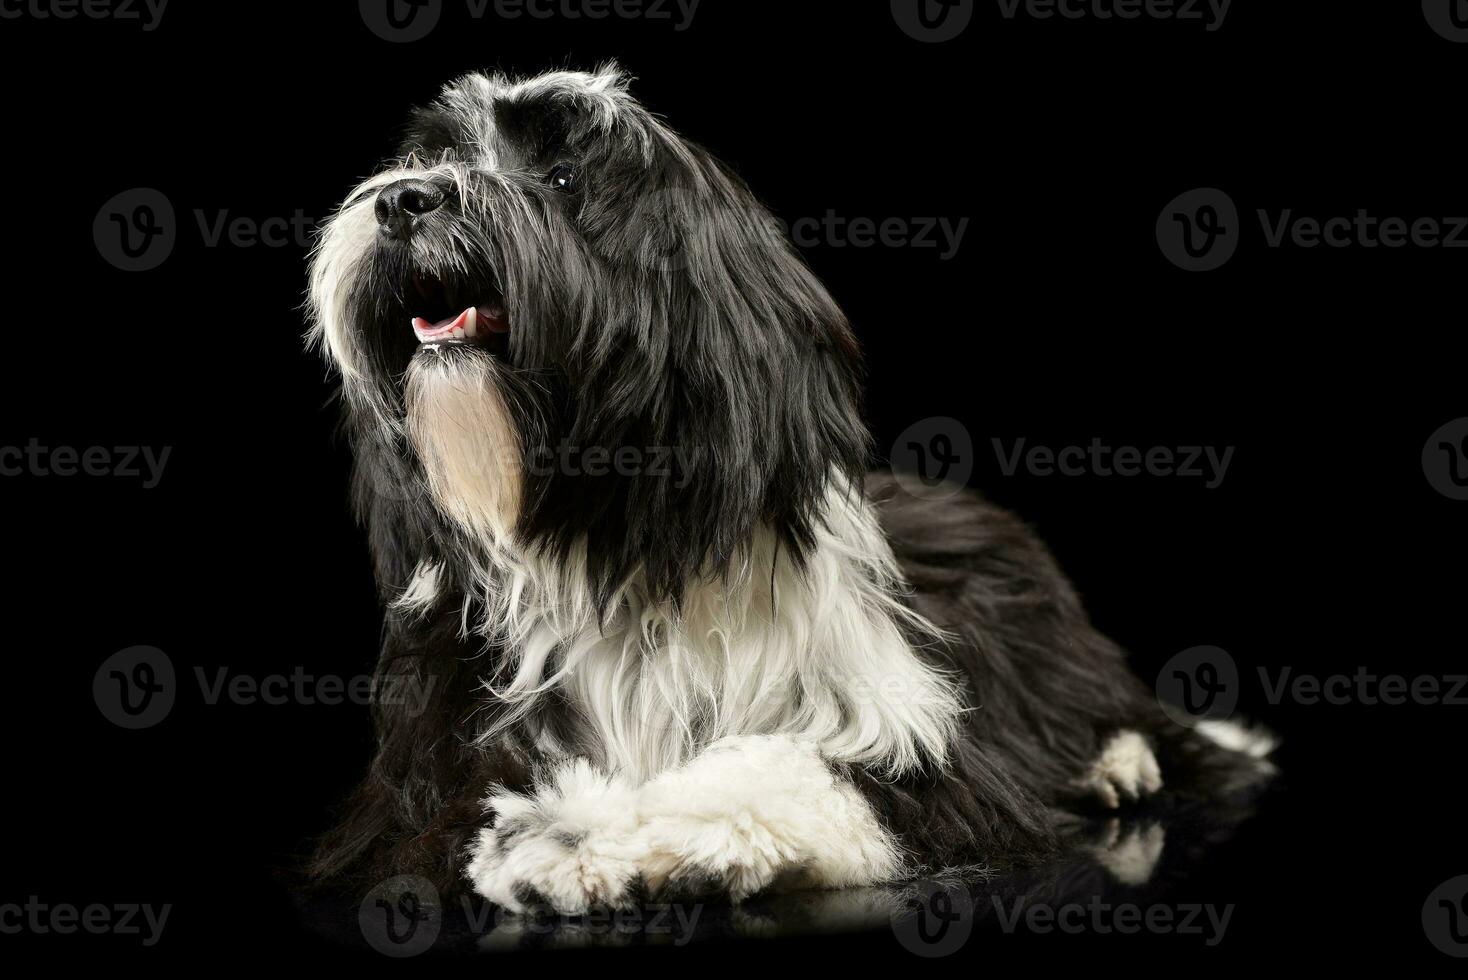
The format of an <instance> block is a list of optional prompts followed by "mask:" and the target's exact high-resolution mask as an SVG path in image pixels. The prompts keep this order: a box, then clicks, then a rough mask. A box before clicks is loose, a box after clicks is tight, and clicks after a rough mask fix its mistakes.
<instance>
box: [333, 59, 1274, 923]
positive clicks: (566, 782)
mask: <svg viewBox="0 0 1468 980" xmlns="http://www.w3.org/2000/svg"><path fill="white" fill-rule="evenodd" d="M405 187H406V188H408V189H409V190H410V191H412V193H413V194H414V195H416V196H413V197H409V198H403V197H402V196H401V195H402V193H403V190H404V188H405ZM401 200H409V201H410V202H411V203H413V207H414V208H415V210H411V211H404V210H403V209H402V207H400V206H399V204H398V202H399V201H401ZM395 209H396V210H395ZM772 227H773V222H772V220H771V218H770V215H769V214H768V212H766V211H765V209H764V208H763V207H762V206H761V205H760V204H759V202H758V201H757V200H756V198H755V197H754V196H753V194H752V193H751V192H750V191H749V190H748V188H746V187H745V186H744V184H743V183H742V182H741V181H739V180H738V179H737V178H736V177H735V176H734V175H733V174H732V173H731V172H730V171H729V170H728V169H727V168H726V167H724V166H723V165H722V164H720V163H719V162H718V161H716V160H715V159H714V158H713V157H712V156H711V155H709V154H708V153H707V152H706V151H704V150H703V149H701V148H700V147H697V146H695V145H693V144H691V143H688V142H687V141H685V140H683V139H682V138H680V137H679V136H677V135H676V134H675V133H673V132H672V130H670V129H669V128H668V127H667V126H666V125H665V124H664V123H663V122H662V121H661V120H659V119H658V118H656V117H654V116H653V115H651V114H650V113H648V112H647V111H646V110H645V109H643V108H642V107H641V106H640V105H639V104H638V103H637V102H636V101H635V100H634V99H633V98H632V97H631V95H630V94H629V91H628V79H627V77H626V76H625V75H624V74H623V73H621V72H620V71H619V70H617V69H616V68H615V67H608V68H605V69H602V70H600V71H598V72H595V73H589V74H588V73H577V72H555V73H551V74H548V75H542V76H539V77H536V78H532V79H525V80H515V79H510V78H505V77H502V76H491V75H470V76H467V77H465V78H462V79H459V80H457V81H455V82H453V83H451V84H450V85H449V86H447V87H446V88H445V90H444V91H443V93H442V94H441V96H440V97H439V98H438V99H437V100H436V101H435V102H434V103H432V104H431V105H429V106H427V107H425V108H424V109H423V110H421V111H419V112H418V113H416V114H415V115H414V117H413V119H412V121H411V122H410V126H409V131H408V134H407V137H406V139H405V141H404V144H403V147H402V149H401V152H400V154H399V155H398V157H396V158H395V159H394V160H392V161H390V162H389V163H388V164H387V165H386V166H385V167H383V168H382V170H381V171H380V172H379V173H377V174H376V175H374V176H372V177H370V178H369V179H367V180H366V181H364V182H363V183H362V184H361V185H359V186H358V187H357V188H356V189H355V190H353V191H352V192H351V193H350V194H349V195H348V197H347V199H346V201H345V203H344V204H343V205H342V207H341V208H340V210H339V211H338V213H337V215H336V216H335V217H334V218H333V219H332V220H331V221H330V222H329V223H328V225H327V226H326V228H325V229H324V232H323V234H322V237H321V239H320V242H319V245H318V247H317V249H316V252H315V255H314V256H313V261H312V269H311V288H310V305H311V313H312V323H313V326H312V334H311V336H312V340H313V342H314V343H316V344H318V345H319V346H320V347H321V348H322V349H323V350H324V352H325V353H326V355H327V357H328V359H329V360H330V361H331V363H332V364H334V365H335V366H336V367H337V369H338V370H339V371H340V374H341V377H342V383H343V392H344V399H343V401H344V405H345V408H346V425H347V431H348V434H349V437H350V439H351V441H352V445H353V449H354V452H355V457H356V467H355V470H354V477H353V485H354V500H355V503H356V506H357V510H358V512H359V514H360V516H361V518H362V519H363V521H364V523H365V525H366V527H367V529H368V533H369V535H370V538H371V544H372V552H373V556H374V563H375V571H376V576H377V581H378V585H379V589H380V592H381V595H382V599H383V603H384V606H385V607H386V610H387V612H386V615H387V628H386V637H387V638H386V641H385V643H384V648H383V651H382V655H381V658H380V661H379V666H378V672H379V674H381V675H384V676H401V675H409V676H412V677H414V678H417V679H418V680H419V681H420V682H421V683H422V685H423V686H424V687H425V688H427V689H428V690H430V692H431V698H430V702H429V705H428V710H427V711H426V712H423V713H412V712H410V710H409V708H408V706H406V705H395V704H386V703H384V704H379V705H377V706H376V710H375V715H376V727H377V736H378V752H377V756H376V758H375V759H374V760H373V763H372V765H371V768H370V770H369V773H368V776H367V778H366V780H365V781H364V782H363V785H362V786H361V787H360V789H359V790H358V791H357V793H356V794H355V795H354V796H353V798H352V799H351V800H350V801H349V802H348V804H347V806H346V808H345V812H344V813H343V815H342V818H341V820H340V822H339V824H338V826H337V828H336V829H335V830H334V831H332V832H331V833H330V834H329V835H328V836H327V837H326V838H325V839H324V840H323V841H322V843H321V845H320V847H319V849H318V852H317V855H316V858H315V861H314V863H313V872H314V874H315V875H316V877H317V878H318V879H319V880H321V881H323V882H327V883H341V882H344V881H348V880H351V879H353V878H354V877H357V876H365V877H380V876H383V875H386V874H391V873H403V872H411V873H415V874H424V875H427V876H429V877H432V878H435V879H436V880H437V881H438V882H439V884H440V885H441V886H443V887H451V886H453V885H454V884H456V883H458V882H460V881H461V875H463V874H465V873H467V874H468V876H469V880H470V884H471V885H472V886H473V887H475V888H476V889H478V890H479V891H480V892H481V893H482V894H485V895H488V896H490V897H492V898H494V899H495V900H496V901H499V902H501V904H504V905H506V906H507V907H511V908H514V907H519V906H521V905H523V904H524V898H525V896H526V895H528V894H530V893H532V892H535V893H538V894H542V895H551V896H553V902H552V904H554V905H556V907H558V908H565V909H574V908H577V907H580V906H584V905H587V904H594V903H596V902H607V901H619V900H625V898H626V896H627V895H629V894H631V893H632V885H633V884H634V883H635V882H640V883H641V885H642V886H643V887H653V886H654V885H655V886H656V887H665V888H680V887H689V883H690V882H694V881H703V882H705V883H707V882H712V883H713V884H712V887H713V888H714V889H715V890H719V891H722V892H724V893H726V894H729V895H732V896H735V897H739V896H742V895H744V894H750V893H753V892H754V891H758V890H760V889H762V888H767V887H773V886H777V885H781V884H789V883H790V882H791V881H792V880H795V879H798V880H799V882H800V883H802V884H805V885H817V886H828V887H835V886H842V885H848V884H862V883H871V882H873V881H877V880H883V879H886V878H891V877H893V876H895V875H899V874H903V873H910V872H911V871H913V870H915V869H917V868H919V867H932V868H941V867H954V866H965V865H977V864H983V865H988V866H1012V865H1014V864H1017V863H1021V862H1025V861H1031V860H1035V859H1039V858H1042V857H1044V856H1045V855H1047V854H1050V853H1052V852H1053V851H1054V849H1055V848H1056V847H1057V846H1058V845H1057V839H1058V837H1059V828H1061V827H1062V826H1063V825H1064V822H1065V821H1064V818H1063V817H1062V816H1061V814H1062V813H1063V812H1064V811H1065V810H1066V809H1075V808H1080V807H1084V806H1087V805H1094V803H1095V800H1096V799H1097V797H1098V794H1099V796H1100V798H1101V800H1102V801H1103V802H1105V801H1106V800H1108V799H1109V800H1110V801H1111V802H1115V801H1116V799H1117V798H1118V797H1117V793H1118V792H1122V793H1124V794H1129V795H1142V794H1145V793H1146V792H1151V791H1155V789H1156V788H1157V784H1158V783H1159V782H1160V780H1161V778H1164V777H1165V778H1166V781H1167V785H1168V786H1169V788H1170V789H1172V790H1176V791H1181V792H1195V793H1199V794H1202V795H1206V794H1207V793H1208V792H1210V791H1212V790H1214V789H1216V788H1218V787H1220V786H1222V785H1224V784H1225V783H1229V782H1230V780H1233V779H1234V778H1235V777H1238V776H1239V774H1240V773H1247V772H1257V771H1258V770H1259V760H1258V759H1257V758H1255V757H1253V756H1250V755H1248V754H1247V753H1240V752H1230V751H1226V750H1224V749H1221V748H1218V747H1217V746H1216V745H1215V744H1214V742H1213V741H1211V740H1209V739H1205V738H1203V737H1201V736H1200V735H1199V734H1198V733H1196V732H1193V731H1191V730H1185V729H1181V728H1178V727H1176V726H1174V725H1172V723H1171V722H1169V721H1168V720H1167V718H1166V716H1165V715H1164V714H1163V713H1162V712H1161V711H1160V709H1159V708H1158V706H1157V705H1156V703H1155V701H1154V699H1153V698H1152V697H1151V695H1150V694H1149V692H1148V691H1147V690H1146V689H1145V688H1144V687H1143V685H1142V684H1140V683H1139V682H1138V681H1137V680H1136V679H1135V678H1134V677H1133V676H1132V675H1131V674H1130V673H1128V671H1127V670H1126V667H1125V664H1124V661H1123V657H1122V654H1121V652H1120V651H1119V650H1117V649H1116V647H1115V646H1114V645H1113V644H1112V643H1110V642H1109V641H1108V640H1107V639H1106V638H1105V637H1103V636H1101V635H1100V634H1098V633H1097V632H1096V631H1095V630H1094V629H1093V628H1092V627H1091V626H1090V624H1089V622H1088V620H1087V619H1086V616H1085V613H1084V611H1083V610H1082V608H1081V606H1080V603H1079V601H1078V600H1077V598H1076V596H1075V593H1074V591H1073V589H1072V588H1071V587H1070V585H1069V583H1068V582H1067V581H1066V580H1065V578H1064V576H1063V575H1062V574H1061V573H1060V571H1059V570H1058V569H1057V568H1056V566H1055V563H1054V562H1053V560H1052V559H1051V558H1050V556H1049V555H1048V553H1047V552H1046V551H1045V549H1044V548H1043V546H1042V545H1040V544H1039V543H1038V542H1037V541H1036V539H1035V538H1034V537H1033V536H1032V535H1031V534H1030V533H1029V532H1028V531H1027V530H1026V529H1025V528H1024V527H1023V526H1022V525H1020V524H1019V523H1018V522H1016V521H1015V520H1014V519H1013V518H1011V517H1010V516H1008V515H1006V514H1004V513H1002V512H1000V511H998V510H996V509H994V508H992V507H990V506H988V505H987V504H985V503H983V502H982V501H980V500H979V499H978V498H977V497H974V496H972V495H967V494H963V495H960V496H958V497H956V498H953V499H950V500H947V501H944V502H942V503H934V502H928V501H923V500H919V499H916V498H913V497H909V496H906V495H904V494H903V493H902V492H901V491H900V489H899V488H898V486H897V485H896V484H895V482H894V481H892V480H891V479H890V478H888V477H883V476H872V477H867V476H866V475H865V473H864V471H865V468H866V463H867V455H868V449H869V438H868V435H867V432H866V429H865V427H864V426H863V423H862V421H861V417H860V411H859V399H860V379H861V369H860V360H859V354H858V349H857V345H856V342H855V339H854V337H853V335H852V332H851V329H850V327H849V326H848V324H847V322H846V319H845V317H844V316H843V315H842V313H841V311H840V309H839V308H838V307H837V306H836V304H835V303H834V301H833V300H832V299H831V297H830V295H829V294H828V293H827V292H826V291H825V289H824V288H823V287H822V286H821V284H820V283H819V282H818V281H817V280H816V279H815V278H814V276H813V275H812V274H811V273H810V271H809V269H807V267H806V266H805V265H804V263H803V262H801V260H800V259H799V257H798V255H797V254H796V253H795V251H794V250H793V249H792V248H791V247H790V246H789V244H788V243H787V242H785V241H784V240H783V239H781V238H779V237H777V236H773V235H772V234H771V232H770V229H771V228H772ZM425 283H426V284H427V285H425ZM465 307H469V308H478V309H479V310H481V311H484V310H494V311H502V312H503V318H504V321H505V322H506V323H507V324H508V327H507V330H508V332H507V333H501V334H500V335H499V336H497V337H496V338H494V339H493V342H492V343H491V342H490V341H486V340H484V339H483V338H480V339H479V340H475V339H474V338H466V339H463V340H460V341H458V342H449V341H445V342H438V341H437V340H435V341H433V342H420V340H421V335H418V336H415V331H416V330H417V328H416V327H415V328H413V329H409V321H410V320H413V318H414V317H421V318H422V319H421V320H419V321H415V322H419V323H427V322H431V321H433V320H436V319H439V318H440V317H449V318H451V317H452V315H453V314H454V313H455V312H456V311H458V310H460V309H464V308H465ZM484 315H488V314H484ZM444 322H448V321H447V320H445V321H444ZM629 451H630V452H632V453H633V456H632V457H631V458H633V459H634V460H637V461H639V462H638V465H634V466H630V467H626V466H620V465H619V466H616V467H613V468H611V469H608V468H607V467H605V466H603V467H601V468H597V467H596V466H594V465H591V462H592V461H593V460H594V459H603V460H606V459H614V458H619V457H618V456H617V454H618V453H619V452H629ZM598 454H602V455H598ZM649 458H651V459H652V460H654V461H655V462H656V461H658V460H661V461H662V465H647V464H648V460H649ZM430 681H431V686H430ZM1154 752H1155V756H1156V759H1154V758H1153V754H1154ZM1159 760H1160V772H1161V773H1162V776H1159V775H1158V772H1159V766H1158V764H1157V763H1158V761H1159ZM762 772H763V773H766V774H771V775H772V774H775V773H779V774H782V775H781V780H782V781H777V782H776V783H772V784H768V781H767V780H762V779H761V777H760V773H762ZM1240 778H1242V777H1240ZM771 785H778V786H781V787H784V788H783V789H780V790H779V791H778V792H776V791H774V790H771V789H770V788H769V787H770V786H771ZM771 793H775V795H776V796H777V797H778V799H776V800H772V799H771V798H770V794H771ZM782 801H783V802H782ZM834 839H839V840H840V841H842V842H843V843H842V845H841V846H836V845H835V844H833V840H834ZM797 869H799V874H798V875H796V874H795V872H796V870H797ZM792 875H795V878H792V877H791V876H792Z"/></svg>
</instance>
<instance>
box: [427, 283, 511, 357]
mask: <svg viewBox="0 0 1468 980" xmlns="http://www.w3.org/2000/svg"><path fill="white" fill-rule="evenodd" d="M488 292H489V294H490V295H488V296H485V295H483V294H482V292H481V293H480V294H479V295H474V294H473V293H472V292H470V291H461V290H458V289H454V288H452V287H450V286H448V285H447V284H445V283H444V282H443V281H442V280H441V279H438V278H437V277H435V276H432V275H430V274H428V273H414V275H413V296H412V298H411V299H410V301H409V312H410V313H411V314H412V327H413V336H415V337H417V338H418V343H419V344H474V345H476V346H479V347H484V348H486V349H488V350H489V351H490V353H493V354H497V355H500V356H504V355H505V354H507V353H508V352H509V341H510V320H509V316H508V315H507V314H506V313H505V304H504V300H503V298H502V297H501V296H500V295H499V293H498V292H497V291H496V290H493V289H491V290H488Z"/></svg>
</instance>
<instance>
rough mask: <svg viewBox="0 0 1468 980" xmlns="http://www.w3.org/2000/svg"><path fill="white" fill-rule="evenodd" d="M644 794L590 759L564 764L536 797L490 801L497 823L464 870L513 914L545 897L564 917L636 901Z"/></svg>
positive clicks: (498, 796)
mask: <svg viewBox="0 0 1468 980" xmlns="http://www.w3.org/2000/svg"><path fill="white" fill-rule="evenodd" d="M636 799H637V794H636V791H635V790H633V789H632V788H631V787H630V786H629V785H627V784H626V783H624V782H622V781H621V780H619V779H616V778H612V777H608V776H604V775H602V774H601V773H599V772H597V771H596V770H595V769H593V768H592V766H591V764H590V763H588V762H586V761H585V760H584V759H578V760H574V761H571V762H567V763H565V764H563V765H562V766H561V767H560V768H558V769H556V770H555V771H554V772H553V773H552V774H551V776H550V777H549V779H547V781H546V782H545V784H544V785H542V786H540V787H538V788H537V789H536V790H535V792H534V793H533V794H531V795H522V794H518V793H509V792H503V791H501V792H497V793H495V794H493V795H491V796H490V797H489V799H487V800H485V808H486V811H487V812H490V813H492V814H493V815H494V824H493V826H491V827H486V828H484V829H483V830H481V831H480V832H479V835H478V837H477V839H476V840H475V841H474V843H473V844H472V845H471V846H470V848H469V855H468V857H469V862H468V866H467V867H466V868H465V875H466V876H467V877H468V879H469V881H470V883H471V884H472V885H473V887H474V890H475V891H476V892H478V893H479V894H480V895H483V896H484V897H485V898H487V899H489V900H490V901H491V902H494V903H495V904H496V905H499V906H502V907H503V908H505V909H507V910H509V911H511V912H523V911H525V909H526V907H527V906H528V905H533V904H537V903H540V902H545V903H547V904H549V905H550V906H551V908H552V909H554V910H555V911H556V912H559V913H561V914H564V915H581V914H585V913H586V912H589V911H590V910H591V909H593V908H596V907H600V906H624V905H629V904H631V900H632V899H631V886H632V883H633V881H634V880H635V879H636V876H637V873H638V863H639V857H640V852H639V851H638V850H637V842H636V839H635V837H636V835H635V830H636V827H637V807H636Z"/></svg>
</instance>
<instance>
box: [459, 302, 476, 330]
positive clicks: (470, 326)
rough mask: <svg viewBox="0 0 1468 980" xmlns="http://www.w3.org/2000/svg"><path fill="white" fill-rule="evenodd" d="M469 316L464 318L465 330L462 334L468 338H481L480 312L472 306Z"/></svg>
mask: <svg viewBox="0 0 1468 980" xmlns="http://www.w3.org/2000/svg"><path fill="white" fill-rule="evenodd" d="M468 314H469V315H468V316H466V317H465V318H464V329H463V331H462V333H463V335H464V336H466V337H477V336H479V323H478V321H479V311H478V310H476V309H475V308H474V307H472V306H471V307H469V309H468Z"/></svg>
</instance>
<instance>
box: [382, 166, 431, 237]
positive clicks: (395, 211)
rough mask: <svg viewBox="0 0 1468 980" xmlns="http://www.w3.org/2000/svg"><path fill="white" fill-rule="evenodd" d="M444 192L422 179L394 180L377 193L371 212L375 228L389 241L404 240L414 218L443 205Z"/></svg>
mask: <svg viewBox="0 0 1468 980" xmlns="http://www.w3.org/2000/svg"><path fill="white" fill-rule="evenodd" d="M443 201H444V192H443V190H441V189H440V188H438V187H436V186H434V185H433V184H431V183H429V182H428V181H426V180H417V179H415V178H411V177H410V178H408V179H405V180H395V181H393V182H392V183H391V184H388V185H387V186H386V187H384V188H383V189H382V190H380V191H378V192H377V203H376V205H374V210H375V212H376V214H377V227H378V228H380V229H382V233H383V234H384V235H387V236H388V237H390V238H400V239H403V240H404V241H406V240H407V239H408V238H409V236H411V235H412V234H413V229H414V228H415V227H416V226H417V224H418V219H420V218H422V217H423V216H424V215H425V214H431V213H433V212H434V211H436V210H438V207H439V205H441V204H443Z"/></svg>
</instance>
